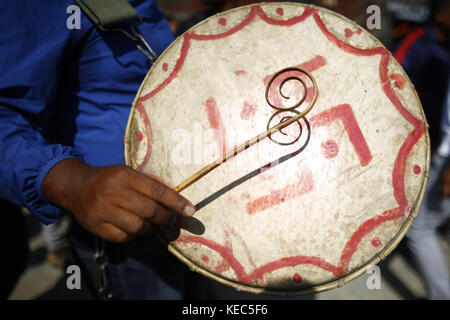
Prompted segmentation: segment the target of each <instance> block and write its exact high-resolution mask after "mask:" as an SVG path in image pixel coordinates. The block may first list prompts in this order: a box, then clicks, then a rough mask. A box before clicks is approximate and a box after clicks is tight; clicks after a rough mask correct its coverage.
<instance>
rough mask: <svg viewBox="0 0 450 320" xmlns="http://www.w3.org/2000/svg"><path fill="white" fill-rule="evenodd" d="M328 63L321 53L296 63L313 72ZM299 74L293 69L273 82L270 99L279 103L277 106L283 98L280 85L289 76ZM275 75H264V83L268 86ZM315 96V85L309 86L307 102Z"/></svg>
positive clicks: (299, 66) (276, 103) (278, 104)
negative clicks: (279, 89) (279, 88)
mask: <svg viewBox="0 0 450 320" xmlns="http://www.w3.org/2000/svg"><path fill="white" fill-rule="evenodd" d="M326 64H327V60H326V59H325V58H324V57H323V56H320V55H316V56H315V57H314V58H312V59H310V60H308V61H306V62H303V63H300V64H298V65H296V67H297V68H302V69H304V70H306V71H308V72H313V71H316V70H317V69H319V68H321V67H323V66H324V65H326ZM295 75H298V73H297V72H295V71H292V72H286V73H284V74H283V75H281V76H279V77H277V78H276V79H275V80H274V81H273V82H272V85H271V87H270V89H269V99H270V101H271V102H272V103H273V104H275V105H277V106H281V105H283V104H282V100H281V97H280V94H279V92H278V87H279V86H280V84H281V82H283V80H284V79H286V78H288V77H292V76H295ZM272 77H273V74H269V75H267V76H265V77H264V79H263V82H264V85H265V86H267V84H268V83H269V81H270V79H271V78H272ZM313 97H314V87H312V86H309V87H307V93H306V100H305V101H306V102H307V103H308V102H311V101H312V99H313Z"/></svg>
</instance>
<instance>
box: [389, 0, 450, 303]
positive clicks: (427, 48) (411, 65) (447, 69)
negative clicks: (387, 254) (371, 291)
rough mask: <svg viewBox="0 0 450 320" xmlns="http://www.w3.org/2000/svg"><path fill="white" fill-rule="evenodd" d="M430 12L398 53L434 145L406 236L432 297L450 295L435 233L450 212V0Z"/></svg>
mask: <svg viewBox="0 0 450 320" xmlns="http://www.w3.org/2000/svg"><path fill="white" fill-rule="evenodd" d="M431 12H432V14H431V16H430V19H429V22H428V23H426V24H425V25H424V26H423V27H421V28H417V29H415V30H414V32H412V33H411V34H409V35H408V36H406V37H405V39H404V40H403V41H402V42H401V43H400V44H399V46H398V47H397V49H396V51H395V53H394V56H395V57H396V59H397V60H398V61H399V63H401V64H402V66H403V68H404V69H405V71H406V73H407V74H408V76H409V77H410V79H411V81H412V83H413V84H414V86H415V87H416V90H417V93H418V95H419V97H420V100H421V102H422V106H423V109H424V112H425V115H426V118H427V121H428V123H429V125H430V128H429V133H430V140H431V150H432V158H431V165H430V176H429V181H428V185H427V189H426V191H425V195H424V198H423V203H422V206H421V208H420V211H419V214H418V216H417V218H416V219H415V221H414V223H413V224H412V226H411V228H410V230H409V231H408V232H407V234H406V237H405V241H406V245H407V246H408V248H409V249H410V250H411V253H412V254H413V257H414V260H415V262H416V263H417V267H418V269H419V271H420V273H421V274H422V276H423V278H424V280H425V282H426V286H427V289H428V299H450V282H449V274H448V266H447V264H446V262H445V259H444V256H443V253H442V249H441V247H440V246H439V243H438V239H437V236H436V231H437V228H438V227H439V226H440V225H442V224H443V223H444V222H445V220H446V219H447V218H448V217H449V216H450V121H449V119H450V96H449V95H450V81H449V75H450V46H449V42H450V1H447V0H436V1H433V2H432V10H431Z"/></svg>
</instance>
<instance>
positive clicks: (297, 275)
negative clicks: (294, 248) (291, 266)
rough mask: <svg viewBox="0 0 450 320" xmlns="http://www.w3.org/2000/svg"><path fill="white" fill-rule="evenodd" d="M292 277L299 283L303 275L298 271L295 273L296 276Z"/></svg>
mask: <svg viewBox="0 0 450 320" xmlns="http://www.w3.org/2000/svg"><path fill="white" fill-rule="evenodd" d="M292 279H293V280H294V281H295V282H297V283H299V282H302V280H303V279H302V276H301V275H299V274H298V273H296V274H294V276H293V277H292Z"/></svg>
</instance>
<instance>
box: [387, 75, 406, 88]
mask: <svg viewBox="0 0 450 320" xmlns="http://www.w3.org/2000/svg"><path fill="white" fill-rule="evenodd" d="M389 78H390V79H392V80H394V85H395V86H396V87H397V88H399V89H403V88H404V87H405V84H406V79H405V77H404V76H402V75H401V74H399V73H393V74H391V75H390V76H389Z"/></svg>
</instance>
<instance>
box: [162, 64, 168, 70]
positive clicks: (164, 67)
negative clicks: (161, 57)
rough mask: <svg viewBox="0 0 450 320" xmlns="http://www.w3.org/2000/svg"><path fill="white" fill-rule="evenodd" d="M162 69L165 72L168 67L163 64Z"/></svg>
mask: <svg viewBox="0 0 450 320" xmlns="http://www.w3.org/2000/svg"><path fill="white" fill-rule="evenodd" d="M162 69H163V70H164V71H167V70H168V69H169V66H168V65H167V63H165V62H164V63H163V65H162Z"/></svg>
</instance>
